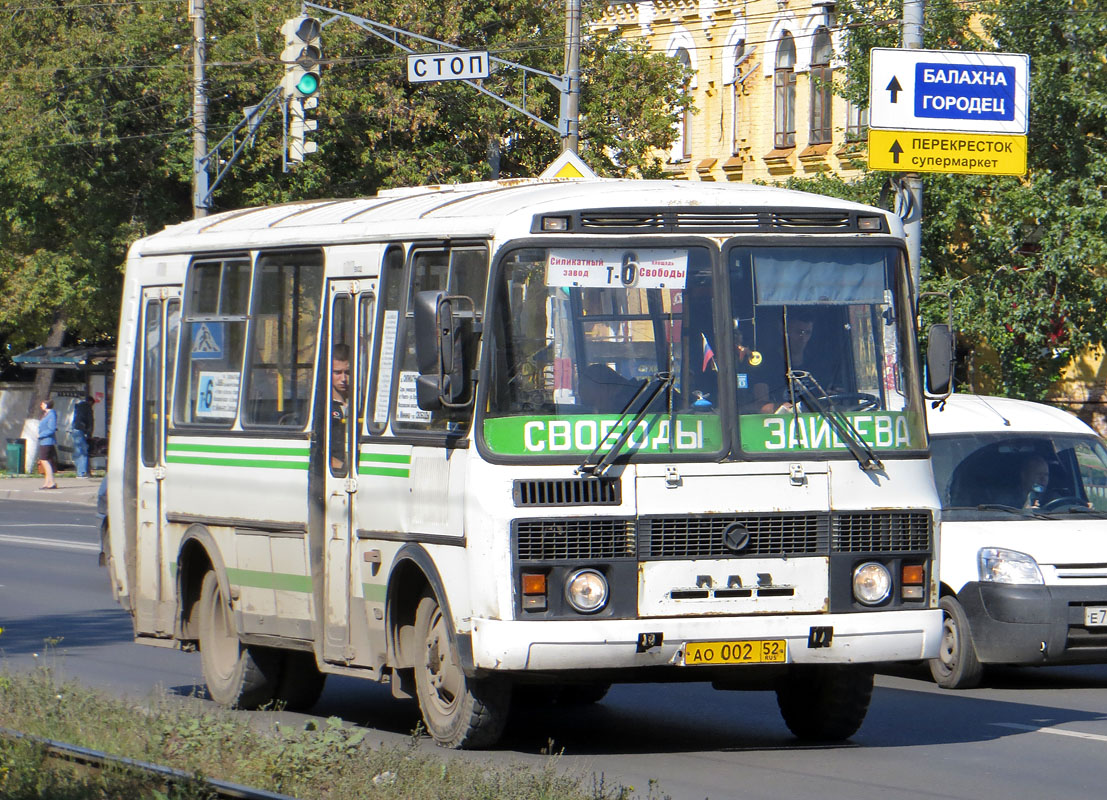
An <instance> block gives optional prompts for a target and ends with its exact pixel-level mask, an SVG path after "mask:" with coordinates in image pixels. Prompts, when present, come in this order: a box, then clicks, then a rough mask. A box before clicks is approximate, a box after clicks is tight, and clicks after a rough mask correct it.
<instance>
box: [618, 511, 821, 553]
mask: <svg viewBox="0 0 1107 800" xmlns="http://www.w3.org/2000/svg"><path fill="white" fill-rule="evenodd" d="M735 525H738V526H741V529H742V530H743V531H744V533H745V534H748V538H746V537H745V536H743V537H742V540H743V541H744V542H745V544H744V546H742V547H741V548H739V549H733V550H732V549H731V548H729V547H728V546H727V544H726V535H725V534H726V531H727V529H728V528H731V527H732V526H735ZM638 533H639V537H638V548H639V552H640V553H641V554H642V558H643V559H647V558H656V559H664V558H733V557H735V556H740V557H744V556H783V555H804V554H807V555H810V554H815V553H825V552H827V543H828V539H829V536H828V534H829V525H828V524H827V517H826V516H825V515H819V514H771V515H769V514H766V515H750V516H734V515H718V516H716V515H711V516H680V517H645V518H643V519H642V520H641V521H640V522H639V527H638ZM732 543H733V539H732Z"/></svg>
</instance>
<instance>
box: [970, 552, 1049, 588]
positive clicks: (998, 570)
mask: <svg viewBox="0 0 1107 800" xmlns="http://www.w3.org/2000/svg"><path fill="white" fill-rule="evenodd" d="M976 560H977V564H978V566H979V567H980V580H982V581H984V582H986V583H1030V584H1036V585H1038V586H1040V585H1042V584H1043V583H1045V579H1044V578H1043V577H1042V571H1041V569H1039V568H1038V562H1037V561H1035V560H1034V558H1033V557H1032V556H1028V555H1027V554H1026V553H1020V552H1018V551H1017V550H1006V549H1004V548H1002V547H981V548H980V552H979V553H977V555H976Z"/></svg>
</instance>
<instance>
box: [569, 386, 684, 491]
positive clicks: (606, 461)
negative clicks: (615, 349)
mask: <svg viewBox="0 0 1107 800" xmlns="http://www.w3.org/2000/svg"><path fill="white" fill-rule="evenodd" d="M672 382H673V374H672V373H671V372H658V373H656V374H654V375H653V376H652V377H651V378H650V379H649V380H648V381H646V382H645V383H643V384H642V385H641V386H640V387H639V388H638V391H637V392H635V393H634V397H632V398H630V402H629V403H627V404H626V407H625V408H623V412H622V413H621V414H620V415H619V418H618V419H617V420H615V424H614V425H613V426H612V427H611V430H610V431H608V432H607V435H606V436H603V437H602V438H601V439H600V441H599V442H598V443H597V444H596V448H595V449H594V450H593V451H592V452H591V453H589V454H588V455H587V456H585V458H584V461H582V462H581V464H580V466H579V467H577V470H576V471H577V474H581V473H583V474H586V475H592V476H594V477H601V476H602V475H603V474H604V472H606V471H607V468H608V467H610V466H611V464H612V462H613V461H615V459H616V458H617V457H618V455H619V454H620V453H621V452H622V451H623V446H624V445H625V444H626V443H627V439H629V438H630V435H631V434H632V433H633V432H634V429H635V428H637V427H638V423H639V422H641V421H642V418H643V417H645V416H646V411H648V410H649V407H650V406H651V405H653V401H654V399H655V398H656V397H657V395H658V394H660V393H661V390H662V389H664V388H665V387H666V386H668V385H670V384H671V383H672ZM643 396H644V397H645V400H643V402H642V404H641V406H639V407H638V411H637V412H635V414H634V417H633V418H632V419H631V421H630V424H629V425H627V426H626V427H625V428H624V429H623V432H622V433H620V434H619V438H618V439H616V440H615V443H614V444H613V445H612V446H611V448H610V449H609V450H608V451H607V452H606V453H604V454H603V455H602V456H600V460H599V461H597V462H596V463H595V464H592V463H590V462H591V461H592V459H593V458H595V457H596V454H597V453H598V452H600V449H601V448H602V447H603V446H604V444H606V443H607V442H608V441H609V440H610V439H611V432H612V431H614V430H615V429H616V428H618V427H619V425H620V424H621V423H622V422H623V420H625V419H626V418H627V414H629V413H630V410H631V409H632V408H634V407H635V404H636V403H637V402H638V399H639V398H640V397H643Z"/></svg>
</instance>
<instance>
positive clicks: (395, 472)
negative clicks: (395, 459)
mask: <svg viewBox="0 0 1107 800" xmlns="http://www.w3.org/2000/svg"><path fill="white" fill-rule="evenodd" d="M357 474H358V475H376V476H378V477H381V478H409V477H411V470H409V469H401V468H399V467H366V466H364V465H359V466H358V468H357Z"/></svg>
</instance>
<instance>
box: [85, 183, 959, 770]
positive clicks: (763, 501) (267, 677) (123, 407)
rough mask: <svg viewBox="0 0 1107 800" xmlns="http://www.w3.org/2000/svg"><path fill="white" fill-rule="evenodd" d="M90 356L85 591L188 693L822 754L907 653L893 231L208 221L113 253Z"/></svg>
mask: <svg viewBox="0 0 1107 800" xmlns="http://www.w3.org/2000/svg"><path fill="white" fill-rule="evenodd" d="M118 347H119V358H118V362H117V363H118V365H119V366H118V371H117V373H116V378H115V380H116V384H115V397H116V398H117V402H116V404H115V407H114V409H113V420H112V422H113V424H112V430H113V431H114V432H115V435H114V437H113V439H112V442H111V447H110V453H109V470H108V474H109V478H108V480H109V534H108V539H107V551H108V552H107V553H106V559H107V563H108V565H109V567H110V580H111V584H112V587H113V591H114V594H115V596H116V597H117V599H118V600H119V602H120V603H121V604H122V605H123V606H124V607H125V608H126V609H127V610H128V611H129V612H130V614H131V615H132V617H133V622H134V633H135V638H136V640H137V641H139V642H142V643H145V644H150V645H156V646H163V647H172V648H183V649H190V650H191V649H197V648H198V649H199V651H200V654H201V657H202V664H203V672H204V679H205V682H206V684H207V689H208V692H209V693H210V696H211V697H212V698H213V699H214V700H215V701H217V702H219V703H222V704H226V705H230V706H238V707H245V708H250V707H259V706H263V705H265V704H268V703H273V704H275V705H282V704H283V705H284V706H285V707H288V708H292V709H297V708H299V709H303V708H308V707H310V706H311V705H312V704H313V703H314V702H315V701H316V699H317V698H318V697H319V694H320V692H321V691H322V688H323V683H324V679H325V678H326V676H328V675H350V676H361V677H365V678H368V679H370V680H374V681H379V682H387V683H388V684H389V685H390V686H391V691H392V693H393V694H394V695H395V696H397V697H403V698H416V699H417V701H418V704H419V707H420V710H421V713H422V716H423V719H424V722H425V725H426V729H427V731H428V732H429V733H430V735H431V736H432V737H433V738H434V739H435V740H436V741H437V742H438V743H439V744H441V745H443V746H447V747H454V748H460V747H484V746H490V745H492V744H494V743H495V742H496V741H497V740H498V738H499V736H500V734H501V732H502V730H503V727H504V723H505V719H506V718H507V715H508V713H509V710H510V708H511V703H512V699H513V698H514V699H515V700H516V702H524V701H525V700H527V699H529V700H530V701H534V700H543V699H545V700H549V699H551V698H553V697H555V696H556V698H557V699H558V702H563V703H568V702H577V703H585V702H597V701H599V700H600V699H602V697H603V696H604V693H605V692H606V691H607V690H608V688H609V687H610V686H611V685H612V684H613V683H619V682H642V681H648V682H656V683H663V682H668V681H703V682H709V683H711V684H712V685H713V686H714V687H715V688H717V689H719V690H743V689H760V690H768V691H775V692H776V695H777V699H778V704H779V707H780V710H781V713H782V716H783V719H784V721H785V723H786V724H787V726H788V727H789V729H790V730H791V731H792V732H793V733H794V734H796V735H797V736H798V737H800V738H814V739H824V740H825V739H842V738H846V737H849V736H850V735H852V734H853V733H854V732H855V731H856V730H857V728H858V727H859V726H860V725H861V723H862V721H863V719H864V716H865V714H866V711H867V708H868V704H869V699H870V695H871V692H872V686H873V665H874V664H875V663H876V662H888V661H898V660H917V659H928V658H933V657H935V656H936V655H937V652H938V651H937V648H938V645H939V642H940V641H941V632H942V613H941V611H940V610H939V608H938V589H937V587H938V576H937V574H936V570H935V538H936V537H935V528H936V524H937V514H938V497H937V494H936V491H935V488H934V481H933V476H932V473H931V468H930V462H929V460H928V442H927V430H926V421H925V414H924V402H925V401H924V392H923V387H922V383H921V373H922V368H921V365H920V362H919V356H918V347H917V343H916V330H915V314H914V309H913V304H912V287H911V285H910V278H909V271H908V270H907V269H906V253H905V249H904V237H903V230H902V226H901V224H900V222H899V220H898V219H897V218H896V217H895V216H894V215H892V214H890V213H888V212H886V211H882V210H880V209H876V208H870V207H866V206H861V205H855V204H851V203H847V202H843V201H839V200H835V199H831V198H827V197H816V196H812V195H807V194H802V193H797V192H792V191H785V190H781V189H777V188H767V187H741V186H729V185H715V184H707V183H686V182H667V181H656V182H653V181H628V180H560V181H558V180H541V179H539V180H526V181H515V182H489V183H478V184H471V185H450V186H436V187H425V188H415V189H400V190H390V191H383V192H381V193H380V194H379V195H377V196H375V197H369V198H363V199H352V200H332V201H305V202H296V203H291V204H286V205H279V206H273V207H268V208H251V209H245V210H240V211H234V212H228V213H221V214H217V215H214V216H209V217H206V218H202V219H195V220H190V221H187V222H183V223H181V224H178V225H173V226H171V227H169V228H167V229H166V230H164V231H162V232H160V233H156V234H154V235H151V236H148V237H146V238H143V239H141V240H139V241H137V242H135V243H134V244H133V246H132V247H131V249H130V252H129V255H128V258H127V263H126V277H125V288H124V295H123V304H122V316H121V321H120V328H119V339H118ZM661 702H663V700H662V701H661Z"/></svg>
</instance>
